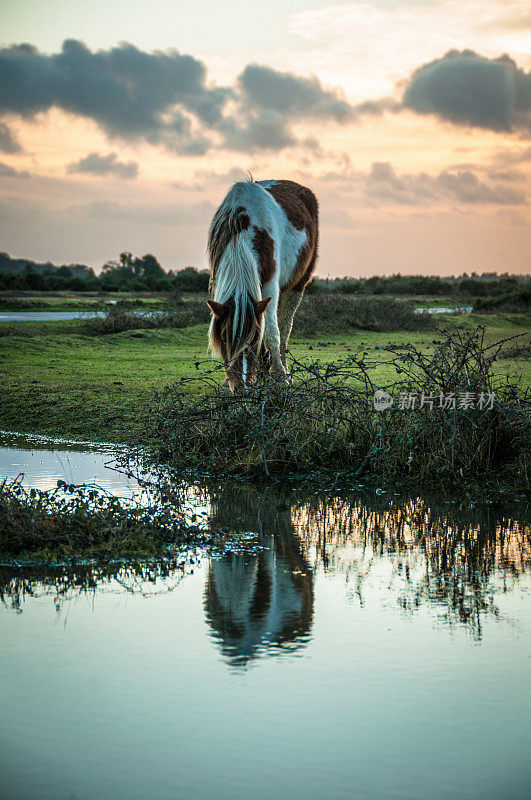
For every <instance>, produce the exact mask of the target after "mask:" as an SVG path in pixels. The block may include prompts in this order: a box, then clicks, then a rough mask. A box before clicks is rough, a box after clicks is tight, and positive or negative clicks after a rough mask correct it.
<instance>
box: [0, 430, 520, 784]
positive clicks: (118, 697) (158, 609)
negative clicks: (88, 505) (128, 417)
mask: <svg viewBox="0 0 531 800" xmlns="http://www.w3.org/2000/svg"><path fill="white" fill-rule="evenodd" d="M3 444H4V445H5V446H4V447H3V449H2V451H1V459H2V460H1V461H0V475H5V474H6V471H9V470H11V473H10V474H13V473H14V472H15V471H16V470H17V469H18V467H20V466H25V467H26V470H27V475H28V478H27V480H28V481H30V482H31V480H35V478H34V477H32V473H31V468H32V464H33V465H36V464H37V463H38V465H39V469H40V473H41V474H40V477H39V478H38V480H39V481H40V485H44V483H43V481H45V475H44V473H45V472H46V463H48V462H46V460H45V458H47V457H48V456H46V457H45V455H44V452H45V451H43V450H37V449H36V447H37V444H39V445H40V446H41V447H42V446H44V445H45V441H44V440H40V442H39V443H37V442H31V441H30V442H27V441H26V442H24V441H22V440H19V441H18V445H19V446H18V447H14V446H13V442H11V443H9V442H8V441H7V440H5V439H4V442H3ZM22 444H25V449H24V448H22V447H21V445H22ZM8 445H9V446H8ZM48 446H49V444H48ZM57 446H59V447H62V448H63V449H62V450H60V451H55V452H56V453H57V452H61V453H68V454H69V459H70V464H71V465H72V467H71V475H72V478H73V479H75V480H76V481H79V480H82V479H83V475H86V476H88V477H90V479H91V480H92V479H93V478H96V477H97V478H98V480H99V481H101V480H103V479H105V469H106V468H105V466H104V464H105V461H106V460H108V459H109V451H108V450H106V449H105V448H103V449H102V450H101V451H98V450H97V449H96V450H95V449H93V450H92V451H90V455H89V456H88V457H89V458H90V459H92V461H91V462H90V464H91V466H90V467H88V468H87V467H86V465H85V466H84V467H83V466H80V467H79V472H78V471H77V466H76V465H77V464H78V463H79V464H80V465H81V464H82V461H81V460H80V461H79V462H77V461H76V462H75V461H74V455H73V454H74V452H75V451H74V450H72V449H69V447H73V446H74V445H69V446H66V445H65V444H64V443H62V444H61V445H57ZM9 450H10V451H11V454H10V453H9V452H8V451H9ZM27 452H33V453H34V454H36V456H35V458H36V459H39V461H38V462H37V461H35V462H32V461H31V459H30V456H28V455H27ZM79 455H81V454H79ZM83 455H84V456H87V451H85V453H84V454H83ZM61 458H63V456H61ZM50 459H51V460H50V462H49V480H50V481H51V482H52V481H53V480H55V479H56V476H57V473H58V468H57V467H56V465H55V461H54V460H53V459H52V458H51V456H50ZM13 460H18V463H17V464H16V465H10V461H13ZM98 463H99V464H100V467H101V468H100V467H98V466H97V464H98ZM101 465H103V466H101ZM52 473H53V475H52ZM28 485H30V484H28ZM124 488H125V485H122V486H121V487H118V490H119V491H122V490H123V489H124ZM130 489H131V486H129V487H128V490H130ZM200 493H201V497H200V498H198V502H201V503H202V504H203V507H205V508H206V509H207V510H208V515H209V519H210V521H211V522H212V523H213V524H216V525H223V526H230V527H232V528H233V529H234V530H235V531H237V532H241V533H244V534H245V536H244V537H242V540H243V542H244V543H243V544H242V546H241V547H240V548H239V549H237V550H232V551H228V552H225V553H221V554H219V555H217V556H213V555H209V554H208V553H204V554H203V555H202V556H201V557H200V558H198V557H197V555H196V554H195V553H194V554H193V555H192V554H190V556H189V557H188V558H186V557H183V558H182V559H181V562H180V563H179V564H173V563H171V562H170V561H167V562H161V563H151V564H150V563H148V564H106V565H100V566H99V567H94V566H90V565H79V566H77V567H36V568H13V567H6V566H4V567H1V568H0V598H1V600H2V605H1V606H0V637H1V641H2V654H3V658H2V659H1V661H0V687H1V688H0V694H1V698H0V702H1V704H2V726H1V733H0V738H1V745H0V746H1V749H2V754H3V757H2V770H1V772H0V795H1V796H3V797H9V798H30V797H31V798H34V797H35V798H37V797H38V798H43V799H44V798H50V799H51V798H54V800H55V799H56V798H61V797H64V798H73V797H75V798H80V799H81V798H97V799H98V800H106V799H107V798H109V800H111V798H112V799H113V800H116V798H124V799H125V798H127V799H128V800H132V799H136V798H138V800H140V798H142V800H144V799H145V798H164V799H166V798H168V800H170V798H171V799H172V800H174V798H183V800H184V799H185V798H186V800H192V799H195V798H198V799H199V798H201V800H210V798H212V800H214V799H215V800H240V799H241V800H248V798H256V799H257V800H262V798H263V799H264V800H265V799H266V798H267V800H269V799H270V798H286V800H287V798H290V800H292V798H304V799H305V800H308V799H310V800H313V798H315V800H318V799H319V800H322V798H325V797H330V798H337V800H342V798H349V799H350V798H364V799H365V798H367V799H370V800H379V799H380V798H381V799H382V800H383V799H384V798H385V800H389V799H390V798H397V799H398V798H401V800H403V799H404V798H418V800H427V799H429V798H433V800H435V799H436V800H440V799H441V798H444V799H446V798H448V800H450V798H451V799H452V800H455V799H456V798H475V799H476V798H477V800H488V799H489V798H492V800H494V799H495V798H496V799H498V798H512V799H513V800H517V798H522V799H523V798H527V797H529V794H530V791H531V771H530V768H529V752H530V748H531V730H530V726H529V712H530V706H531V703H530V700H531V698H530V693H529V671H530V668H531V613H530V612H531V542H530V537H531V531H530V528H529V526H527V525H526V524H524V522H523V521H522V520H521V519H518V515H517V514H516V512H515V514H513V515H511V516H506V515H501V514H497V513H496V512H495V511H494V509H491V508H489V507H485V508H482V509H475V508H471V507H470V504H468V505H466V506H463V507H460V506H459V504H458V503H455V502H446V503H443V505H442V506H440V507H436V506H435V505H432V504H430V503H429V502H428V501H426V500H424V499H422V498H414V499H412V500H409V501H407V502H403V501H401V500H400V499H399V498H393V497H388V496H385V495H382V496H380V497H372V498H370V497H367V498H363V499H360V498H359V497H354V496H351V495H349V494H346V493H344V494H335V495H332V494H313V495H306V496H304V495H302V494H295V493H293V494H292V495H287V494H285V493H279V492H273V491H261V492H258V491H256V490H253V489H251V488H250V487H246V486H239V487H237V488H236V489H234V488H232V487H225V486H223V485H222V484H218V485H216V486H213V487H204V488H203V489H201V491H200ZM245 542H248V545H245Z"/></svg>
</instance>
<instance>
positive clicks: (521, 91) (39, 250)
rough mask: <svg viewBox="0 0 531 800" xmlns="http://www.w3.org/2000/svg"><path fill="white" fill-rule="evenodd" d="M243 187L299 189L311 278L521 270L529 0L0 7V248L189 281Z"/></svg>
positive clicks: (526, 235)
mask: <svg viewBox="0 0 531 800" xmlns="http://www.w3.org/2000/svg"><path fill="white" fill-rule="evenodd" d="M246 172H251V173H252V175H253V176H254V177H255V178H256V179H257V180H262V179H271V178H289V179H291V180H295V181H299V182H300V183H303V184H305V185H307V186H309V187H310V188H311V189H312V190H313V191H314V192H315V194H316V195H317V197H318V200H319V206H320V219H321V247H320V258H319V265H318V274H319V275H321V276H323V277H326V276H331V277H334V276H342V275H352V276H356V277H357V276H361V277H367V276H370V275H385V274H387V275H390V274H396V273H398V272H399V273H401V274H428V275H452V274H454V275H458V274H462V273H463V272H467V273H469V274H470V273H471V272H479V273H481V272H491V271H497V272H498V273H503V272H510V273H529V272H530V271H531V260H530V255H529V254H530V252H531V225H530V222H531V211H530V206H529V203H530V198H531V10H530V7H529V3H528V2H521V0H467V2H463V0H351V2H334V0H331V1H330V2H322V0H321V2H319V0H318V1H317V2H309V1H308V0H269V2H268V3H267V4H265V3H256V2H252V0H251V2H249V0H246V2H243V0H232V2H231V3H230V4H227V3H226V2H221V0H195V2H194V3H190V2H189V1H188V0H187V2H181V0H152V2H150V3H149V4H147V3H146V2H145V0H141V1H140V0H128V2H127V3H125V2H119V0H106V2H105V4H103V3H101V2H98V0H91V2H87V1H86V0H76V2H75V3H72V2H71V0H48V2H47V3H42V2H41V0H39V2H37V0H16V1H14V0H3V2H2V4H1V7H0V251H5V252H8V253H10V254H11V255H13V256H17V257H26V258H31V259H34V260H36V261H39V262H42V261H52V262H54V263H56V264H69V263H83V264H88V265H90V266H92V267H94V268H95V269H96V270H99V269H101V267H102V265H103V264H104V263H105V262H106V261H108V260H111V259H115V258H117V256H118V254H119V253H120V252H122V251H124V250H128V251H131V252H133V253H134V254H135V255H143V254H144V253H147V252H150V253H153V254H154V255H155V256H156V257H157V258H158V259H159V261H160V263H161V264H162V266H163V267H164V268H165V269H180V268H182V267H185V266H190V265H191V266H196V267H198V268H205V267H206V266H207V258H206V238H207V232H208V225H209V222H210V219H211V217H212V215H213V213H214V211H215V209H216V208H217V206H218V205H219V203H220V202H221V201H222V199H223V197H224V195H225V194H226V192H227V191H228V190H229V188H230V186H231V184H232V183H233V182H234V181H236V180H241V179H242V178H243V177H244V175H245V173H246Z"/></svg>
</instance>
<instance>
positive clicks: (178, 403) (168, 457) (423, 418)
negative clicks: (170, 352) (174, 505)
mask: <svg viewBox="0 0 531 800" xmlns="http://www.w3.org/2000/svg"><path fill="white" fill-rule="evenodd" d="M501 349H502V344H501V343H498V344H494V345H492V344H489V343H488V342H487V341H486V339H485V331H484V330H483V329H481V328H478V329H476V330H474V331H472V332H466V331H465V332H460V331H453V332H449V331H447V332H445V333H442V334H441V337H440V339H439V341H438V342H437V343H436V344H435V346H434V347H433V349H432V350H427V349H426V348H421V347H419V346H417V345H415V344H411V343H408V344H402V345H392V344H389V345H387V346H383V347H382V348H381V351H380V352H379V353H375V352H372V353H369V351H367V350H366V349H364V348H363V347H359V348H358V349H357V350H356V351H355V352H353V353H352V354H350V355H347V356H345V357H343V358H342V359H339V360H336V361H334V362H332V363H328V364H323V363H321V362H319V361H309V360H306V361H297V360H293V362H292V364H291V374H292V377H293V382H292V384H291V385H288V386H286V385H278V384H277V385H275V384H274V383H272V382H271V381H270V380H266V379H264V380H263V381H258V382H256V383H255V384H252V385H250V386H249V387H248V388H247V389H246V391H245V392H240V393H237V394H235V395H229V394H227V392H226V391H224V390H223V389H220V388H219V385H218V384H216V383H215V382H214V381H213V379H212V376H211V375H208V374H199V375H198V376H197V377H196V378H184V379H182V380H181V381H180V382H178V383H177V384H175V385H173V386H171V387H168V388H167V389H166V390H165V391H164V392H163V393H161V394H160V395H159V396H157V397H156V398H155V400H154V401H153V402H152V403H151V404H150V405H149V407H148V409H147V412H146V419H149V421H150V423H151V424H152V425H153V426H154V428H153V436H152V440H153V441H154V442H158V443H159V446H158V457H159V458H160V459H162V460H164V461H165V462H168V463H170V464H171V465H172V466H173V467H175V468H176V469H177V470H179V471H182V472H183V473H184V474H188V473H189V474H192V475H193V474H195V473H197V472H198V471H199V472H201V473H203V474H208V475H214V474H219V473H221V474H226V475H230V476H233V477H239V478H241V477H245V478H247V479H249V480H266V479H273V480H285V479H293V480H295V481H300V480H302V481H304V482H308V481H310V482H312V481H313V482H315V483H316V485H323V484H325V485H329V484H330V482H332V483H333V484H334V485H335V484H344V483H345V482H347V483H350V482H352V481H354V482H355V481H359V480H363V481H365V480H367V479H368V480H370V481H373V480H376V481H377V483H378V484H379V485H380V486H381V485H389V484H390V485H400V484H407V485H410V486H411V487H416V488H417V489H419V490H421V491H422V490H427V489H430V488H431V489H432V488H433V487H435V486H438V487H444V488H445V489H448V490H450V489H451V490H458V491H460V492H477V491H479V487H482V490H484V489H486V487H490V488H491V489H492V490H493V491H495V492H497V491H499V490H501V491H507V490H508V489H511V490H513V491H520V492H526V491H529V489H530V479H531V475H530V467H531V463H530V462H531V417H530V409H531V394H530V392H529V390H528V389H526V388H525V387H523V386H522V385H521V383H520V382H519V381H518V380H517V379H515V378H510V377H509V376H507V375H505V376H504V375H501V374H499V373H497V372H495V370H494V369H493V365H494V364H495V363H496V359H497V356H498V355H499V353H500V351H501ZM382 365H385V367H386V369H387V374H388V376H389V378H388V380H386V381H385V382H382V381H381V376H382V371H381V368H382ZM191 389H192V390H191ZM377 389H380V390H383V391H385V392H386V393H388V396H391V397H392V398H394V402H393V403H392V406H391V407H390V408H388V409H387V410H385V411H382V410H375V409H374V406H373V398H374V396H375V392H376V390H377ZM401 397H402V401H400V398H401ZM423 397H427V398H429V400H428V402H427V403H422V402H421V398H423ZM447 397H453V399H454V402H453V403H450V404H449V406H448V407H446V405H445V403H446V398H447ZM441 398H442V399H441ZM443 401H444V402H443ZM334 476H335V477H334Z"/></svg>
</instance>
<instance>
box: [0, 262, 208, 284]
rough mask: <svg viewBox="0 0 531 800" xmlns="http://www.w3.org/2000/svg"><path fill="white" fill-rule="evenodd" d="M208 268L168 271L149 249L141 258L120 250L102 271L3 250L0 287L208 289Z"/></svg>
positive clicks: (0, 265)
mask: <svg viewBox="0 0 531 800" xmlns="http://www.w3.org/2000/svg"><path fill="white" fill-rule="evenodd" d="M208 281H209V275H208V272H207V271H206V270H202V271H199V270H197V269H195V267H186V268H185V269H181V270H178V271H176V272H165V271H164V270H163V269H162V267H161V266H160V264H159V262H158V261H157V259H156V258H155V256H153V255H151V254H150V253H147V254H146V255H144V256H142V257H140V258H137V257H135V256H133V255H132V254H131V253H127V252H125V253H120V257H119V259H118V260H117V261H108V262H107V263H106V264H105V265H104V266H103V269H102V271H101V273H100V274H99V275H96V274H95V273H94V271H93V270H92V269H91V268H90V267H86V266H84V265H82V264H72V265H69V266H62V267H56V266H54V265H53V264H50V263H48V264H37V263H35V262H33V261H26V260H23V259H11V258H10V257H9V256H8V255H7V253H0V290H2V289H3V290H6V289H11V290H21V291H32V290H33V291H43V292H46V291H58V290H70V291H72V292H91V291H95V292H207V291H208Z"/></svg>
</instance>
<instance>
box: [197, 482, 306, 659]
mask: <svg viewBox="0 0 531 800" xmlns="http://www.w3.org/2000/svg"><path fill="white" fill-rule="evenodd" d="M253 499H254V501H255V503H254V507H253V505H252V504H251V508H250V509H249V508H247V509H246V510H247V511H248V512H250V513H248V514H245V516H244V520H245V523H247V530H249V529H251V530H260V531H261V536H260V547H263V548H265V549H263V550H260V551H258V552H250V553H238V554H236V553H228V554H226V555H224V556H223V557H221V558H219V559H213V560H212V561H211V563H210V567H209V571H208V579H207V585H206V589H205V613H206V618H207V621H208V622H209V624H210V626H211V628H212V631H213V634H214V636H215V639H216V640H217V642H218V643H219V646H220V648H221V651H222V653H223V655H225V656H226V657H227V658H228V660H229V662H230V663H231V664H232V665H234V666H245V665H246V664H247V663H248V661H249V660H251V659H253V658H258V657H260V656H261V655H264V654H265V652H266V651H269V652H271V651H272V650H276V651H277V652H283V651H284V652H286V651H287V652H292V651H293V650H296V649H297V648H299V647H302V646H304V644H305V643H306V642H307V641H308V638H309V630H310V626H311V621H312V611H313V576H312V572H311V569H310V567H309V565H308V563H307V561H306V559H305V557H304V554H303V552H302V549H301V544H300V540H299V539H298V537H297V536H296V535H295V533H294V532H293V526H292V523H291V514H290V512H289V510H288V509H285V510H282V511H280V512H279V509H278V508H276V509H275V508H273V509H271V508H269V509H267V512H266V510H265V508H264V507H262V508H257V505H256V499H257V498H256V495H255V496H254V498H253ZM264 505H265V504H264ZM222 508H223V506H218V507H217V509H216V510H215V515H216V517H217V519H218V520H219V516H220V515H221V516H223V511H221V509H222ZM225 508H227V509H228V510H229V513H230V511H232V513H234V505H233V504H231V503H227V505H226V506H225ZM240 512H241V506H239V507H238V513H240ZM257 517H258V519H257ZM257 522H258V525H257ZM249 523H250V524H249ZM253 523H254V525H253Z"/></svg>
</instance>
